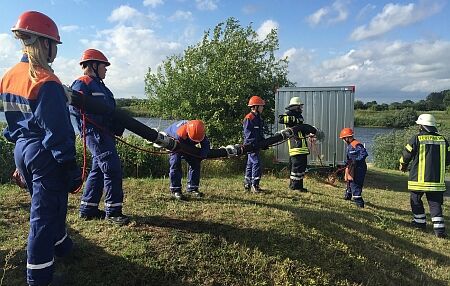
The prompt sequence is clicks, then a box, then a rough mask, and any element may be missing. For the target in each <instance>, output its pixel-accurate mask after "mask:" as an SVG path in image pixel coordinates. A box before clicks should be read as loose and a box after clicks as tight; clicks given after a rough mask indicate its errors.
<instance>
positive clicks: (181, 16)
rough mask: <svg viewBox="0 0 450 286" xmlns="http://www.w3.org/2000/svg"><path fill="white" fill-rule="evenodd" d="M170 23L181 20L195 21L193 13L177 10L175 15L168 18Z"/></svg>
mask: <svg viewBox="0 0 450 286" xmlns="http://www.w3.org/2000/svg"><path fill="white" fill-rule="evenodd" d="M168 19H169V20H170V21H179V20H186V21H190V20H192V19H193V17H192V12H191V11H181V10H177V11H175V13H174V14H173V15H172V16H170V17H169V18H168Z"/></svg>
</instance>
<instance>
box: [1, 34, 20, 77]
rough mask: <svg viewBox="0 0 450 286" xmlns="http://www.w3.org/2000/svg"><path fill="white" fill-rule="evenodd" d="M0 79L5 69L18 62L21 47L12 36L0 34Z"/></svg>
mask: <svg viewBox="0 0 450 286" xmlns="http://www.w3.org/2000/svg"><path fill="white" fill-rule="evenodd" d="M0 43H2V44H1V45H0V77H1V76H2V75H3V74H4V73H5V72H6V70H7V69H9V68H10V67H12V66H13V65H15V64H16V63H18V62H19V61H20V58H21V56H22V51H21V46H20V43H19V41H18V40H16V39H14V37H13V36H12V34H0Z"/></svg>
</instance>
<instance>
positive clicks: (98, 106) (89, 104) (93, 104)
mask: <svg viewBox="0 0 450 286" xmlns="http://www.w3.org/2000/svg"><path fill="white" fill-rule="evenodd" d="M67 90H68V91H69V94H70V101H69V102H70V104H71V105H72V106H74V107H76V108H78V109H82V110H84V111H85V112H86V113H92V114H100V115H109V116H111V118H112V119H113V120H116V121H117V122H120V124H121V125H122V126H123V127H125V128H126V129H127V130H129V131H131V132H133V133H134V134H136V135H138V136H140V137H142V138H144V139H146V140H148V141H150V142H152V143H155V144H157V145H159V146H161V147H163V148H165V149H167V150H169V151H172V152H181V153H186V154H190V155H194V156H200V149H199V148H196V147H194V146H190V145H187V144H183V143H181V142H179V141H177V140H176V139H174V138H172V137H170V136H168V135H167V134H165V133H164V132H158V130H156V129H154V128H150V127H148V126H147V125H145V124H143V123H141V122H139V121H138V120H136V119H134V118H133V117H132V116H130V115H129V114H128V113H127V112H125V111H124V110H122V109H120V108H118V107H116V108H111V107H109V106H107V105H105V104H104V103H102V102H101V101H99V100H96V99H95V98H93V97H91V96H85V95H83V94H82V93H79V92H77V91H75V90H72V89H69V88H67ZM311 128H314V127H313V126H311V125H308V124H301V125H298V126H295V127H292V128H286V129H283V130H280V131H278V132H276V133H275V134H274V135H273V136H271V137H268V138H266V139H264V140H262V141H261V142H259V144H258V145H257V146H255V145H242V144H231V145H227V146H223V147H220V148H213V149H210V151H209V152H208V155H207V158H208V159H214V158H227V157H228V158H230V157H237V156H241V155H244V154H247V153H251V152H255V151H257V150H258V149H261V148H265V147H268V146H271V145H274V144H276V143H278V142H281V141H283V140H287V139H289V138H291V137H293V136H294V135H295V134H297V133H298V132H302V131H304V132H306V131H307V130H310V129H311Z"/></svg>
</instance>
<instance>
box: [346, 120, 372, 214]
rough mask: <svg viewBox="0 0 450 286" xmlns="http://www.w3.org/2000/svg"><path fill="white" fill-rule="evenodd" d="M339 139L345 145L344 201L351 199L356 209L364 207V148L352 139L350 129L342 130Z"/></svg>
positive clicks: (365, 156)
mask: <svg viewBox="0 0 450 286" xmlns="http://www.w3.org/2000/svg"><path fill="white" fill-rule="evenodd" d="M339 138H341V139H342V140H344V142H345V143H346V144H347V151H346V154H347V155H346V157H347V159H346V162H345V164H346V168H345V181H347V189H346V190H345V194H344V199H346V200H350V199H353V201H354V202H355V204H356V205H357V206H358V207H361V208H363V207H364V200H363V198H362V188H363V184H364V178H365V177H366V173H367V164H366V158H367V156H368V154H367V150H366V148H364V146H363V144H361V143H360V142H359V141H358V140H356V139H355V138H354V137H353V130H352V129H351V128H348V127H347V128H344V129H342V130H341V133H340V134H339Z"/></svg>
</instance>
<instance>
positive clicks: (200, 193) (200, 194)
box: [187, 190, 203, 198]
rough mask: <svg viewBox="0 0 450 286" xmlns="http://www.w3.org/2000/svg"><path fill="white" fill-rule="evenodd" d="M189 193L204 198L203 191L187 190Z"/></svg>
mask: <svg viewBox="0 0 450 286" xmlns="http://www.w3.org/2000/svg"><path fill="white" fill-rule="evenodd" d="M187 193H188V194H190V195H191V196H193V197H196V198H202V197H203V193H202V192H199V191H198V190H191V191H187Z"/></svg>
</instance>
